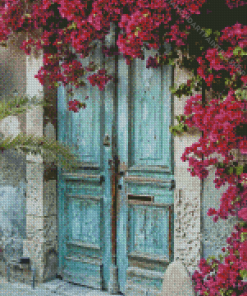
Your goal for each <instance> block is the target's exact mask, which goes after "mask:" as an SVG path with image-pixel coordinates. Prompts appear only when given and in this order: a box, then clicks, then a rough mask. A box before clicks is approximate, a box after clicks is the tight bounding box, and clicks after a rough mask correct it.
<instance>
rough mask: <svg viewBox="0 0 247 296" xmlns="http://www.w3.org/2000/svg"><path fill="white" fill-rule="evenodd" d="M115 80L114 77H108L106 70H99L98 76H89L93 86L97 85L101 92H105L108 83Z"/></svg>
mask: <svg viewBox="0 0 247 296" xmlns="http://www.w3.org/2000/svg"><path fill="white" fill-rule="evenodd" d="M112 78H113V76H112V75H107V74H106V70H105V69H102V70H98V72H97V74H93V75H91V76H88V77H87V79H88V81H89V82H90V84H91V85H92V86H95V85H97V86H98V88H99V90H104V88H105V85H106V83H107V82H108V81H109V80H111V79H112Z"/></svg>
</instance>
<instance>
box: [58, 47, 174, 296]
mask: <svg viewBox="0 0 247 296" xmlns="http://www.w3.org/2000/svg"><path fill="white" fill-rule="evenodd" d="M150 53H151V51H147V52H146V55H149V54H150ZM90 59H91V60H94V61H95V60H97V63H98V64H100V65H101V67H105V68H106V69H107V70H108V72H109V73H110V74H112V73H114V72H116V73H117V77H118V82H117V85H116V84H114V82H110V83H109V85H107V87H106V90H105V91H104V92H101V91H99V90H98V88H97V87H91V86H90V85H87V86H85V87H82V88H80V89H77V90H75V97H74V98H75V99H78V100H80V101H82V100H83V98H85V96H89V99H88V100H87V101H86V103H87V108H86V109H85V110H80V111H79V112H78V113H73V112H71V111H67V104H66V92H65V89H64V88H63V87H62V86H61V87H59V90H58V138H59V140H60V141H63V142H64V143H67V144H69V145H71V146H72V147H74V151H75V153H76V154H77V155H78V157H79V159H80V163H81V168H80V169H78V170H76V171H75V172H73V173H70V174H69V173H66V172H64V171H62V170H61V169H60V170H59V174H58V196H59V271H60V274H61V275H62V277H63V278H64V279H65V280H69V281H72V282H75V283H79V284H82V285H87V286H91V287H95V288H98V289H107V290H109V289H110V287H111V286H112V284H113V283H112V281H115V285H116V284H117V285H118V290H119V291H121V292H122V293H124V294H125V295H141V296H142V295H158V294H157V292H159V290H160V288H161V285H162V277H163V274H164V271H165V269H166V267H167V265H168V264H169V262H171V261H172V258H173V190H171V189H172V188H173V148H172V138H171V134H170V133H169V125H171V123H172V122H171V118H172V101H171V94H170V92H169V86H170V85H171V83H172V69H171V67H170V66H164V67H162V69H146V67H145V61H142V60H138V61H134V62H133V64H132V66H131V68H129V67H128V66H127V65H126V64H125V61H124V59H123V58H122V57H121V56H119V57H118V58H117V59H116V60H114V58H112V57H108V58H106V57H103V56H102V54H101V51H100V49H96V51H95V53H94V54H93V55H91V56H90V58H87V59H84V61H83V63H84V64H85V65H87V64H88V62H89V61H90ZM114 267H115V269H114ZM113 270H115V271H116V272H115V273H114V272H113Z"/></svg>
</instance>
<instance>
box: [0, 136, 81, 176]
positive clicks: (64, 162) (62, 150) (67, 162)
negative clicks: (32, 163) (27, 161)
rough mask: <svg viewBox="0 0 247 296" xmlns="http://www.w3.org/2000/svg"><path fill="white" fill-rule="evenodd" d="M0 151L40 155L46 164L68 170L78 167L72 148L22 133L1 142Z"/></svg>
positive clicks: (51, 140) (45, 138)
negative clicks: (10, 150)
mask: <svg viewBox="0 0 247 296" xmlns="http://www.w3.org/2000/svg"><path fill="white" fill-rule="evenodd" d="M0 149H1V150H8V149H14V150H16V151H18V152H23V153H25V154H27V153H31V154H34V155H37V154H39V155H41V156H42V157H43V158H44V162H53V163H54V164H55V165H59V166H60V165H61V166H62V167H63V168H64V169H66V170H71V169H72V168H73V167H76V166H77V161H76V159H75V157H74V155H73V154H71V152H70V151H71V147H66V146H65V145H63V144H62V143H59V142H58V141H56V140H53V139H48V138H47V137H37V136H34V135H25V134H23V133H20V134H19V135H18V136H16V137H15V138H13V139H12V138H11V137H6V138H4V139H2V140H0Z"/></svg>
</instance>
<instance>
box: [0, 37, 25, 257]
mask: <svg viewBox="0 0 247 296" xmlns="http://www.w3.org/2000/svg"><path fill="white" fill-rule="evenodd" d="M20 41H21V39H20V40H17V42H16V43H15V44H11V43H10V44H9V47H8V48H3V47H1V48H0V99H1V100H2V99H3V98H5V100H6V101H7V100H8V98H9V95H11V94H12V93H13V92H14V91H15V90H17V91H18V93H19V94H21V93H22V94H23V93H25V89H26V85H25V83H26V76H25V55H24V54H23V52H22V51H21V50H19V49H18V47H19V45H20ZM24 128H25V115H19V116H10V117H8V118H6V119H3V120H2V121H1V122H0V132H1V136H16V135H18V133H19V132H21V131H24ZM25 237H26V164H25V156H23V155H20V154H17V153H16V152H15V151H11V150H9V151H5V152H4V153H3V154H2V153H1V155H0V249H1V250H3V254H2V256H0V258H1V259H0V260H1V261H2V260H6V261H8V260H11V259H17V258H19V257H20V256H22V254H23V239H25Z"/></svg>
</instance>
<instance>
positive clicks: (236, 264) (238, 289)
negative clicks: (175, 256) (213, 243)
mask: <svg viewBox="0 0 247 296" xmlns="http://www.w3.org/2000/svg"><path fill="white" fill-rule="evenodd" d="M234 228H235V231H233V232H232V234H231V236H230V237H229V238H227V244H228V246H227V248H223V249H222V251H223V252H224V253H225V254H224V255H223V257H222V259H221V260H217V259H215V258H212V259H211V260H207V261H206V260H205V259H204V258H202V259H201V260H200V262H199V266H198V267H199V270H196V271H195V272H194V273H193V275H192V279H193V280H194V282H195V291H197V292H199V295H201V296H205V295H208V296H218V295H219V296H220V295H231V296H239V295H242V296H243V295H246V293H247V282H246V281H244V278H243V277H242V275H241V271H244V270H246V271H247V240H246V239H247V236H246V234H247V223H243V222H241V223H238V224H237V225H236V226H235V227H234ZM225 293H227V294H225Z"/></svg>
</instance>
